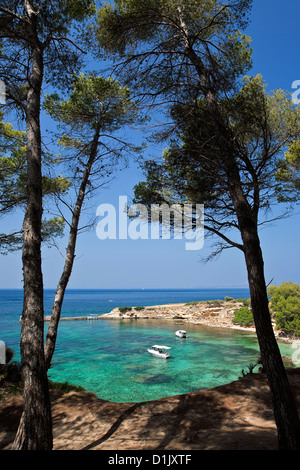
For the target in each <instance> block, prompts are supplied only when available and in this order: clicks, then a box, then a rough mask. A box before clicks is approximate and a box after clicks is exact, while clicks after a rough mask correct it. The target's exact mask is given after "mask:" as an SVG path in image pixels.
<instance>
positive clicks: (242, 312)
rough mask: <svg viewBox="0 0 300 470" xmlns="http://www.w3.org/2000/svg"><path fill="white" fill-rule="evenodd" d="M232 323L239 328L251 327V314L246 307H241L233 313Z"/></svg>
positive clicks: (252, 320) (252, 322) (252, 321)
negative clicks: (239, 326)
mask: <svg viewBox="0 0 300 470" xmlns="http://www.w3.org/2000/svg"><path fill="white" fill-rule="evenodd" d="M232 322H233V323H234V324H238V325H241V326H252V325H254V319H253V314H252V312H251V310H249V308H248V307H245V306H244V307H241V308H239V309H238V310H237V311H236V312H235V315H234V318H233V320H232Z"/></svg>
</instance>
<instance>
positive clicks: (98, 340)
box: [0, 289, 292, 402]
mask: <svg viewBox="0 0 300 470" xmlns="http://www.w3.org/2000/svg"><path fill="white" fill-rule="evenodd" d="M225 296H230V297H234V298H246V297H247V298H248V297H249V291H248V289H199V290H164V289H161V290H146V289H145V290H80V289H76V290H68V291H67V292H66V295H65V299H64V304H63V311H62V316H68V317H69V316H87V315H90V314H101V313H107V312H110V311H111V310H112V309H113V308H115V307H122V306H137V305H139V306H147V305H158V304H166V303H182V302H191V301H199V300H216V299H224V298H225ZM53 298H54V290H50V289H47V290H45V293H44V305H45V315H49V314H50V313H51V306H52V302H53ZM22 302H23V291H22V290H13V289H12V290H0V340H2V341H4V342H5V343H6V344H7V346H9V347H10V348H12V349H14V350H15V352H16V356H15V359H16V360H19V359H20V352H19V343H20V330H21V327H20V322H19V319H20V316H21V314H22ZM45 328H47V323H46V324H45ZM179 328H184V329H187V331H188V338H187V339H184V340H183V339H179V338H177V337H175V335H174V332H175V330H176V329H179ZM153 344H163V345H167V346H170V347H171V358H170V359H167V360H162V359H156V358H153V357H152V356H150V355H149V353H148V352H147V348H148V347H149V346H152V345H153ZM279 345H280V349H281V351H282V354H283V355H286V356H288V357H290V356H291V354H292V349H291V346H290V345H287V344H284V343H280V344H279ZM258 357H259V351H258V344H257V340H256V336H255V335H254V334H252V333H248V332H243V331H237V330H229V329H228V330H227V329H221V328H208V327H203V326H199V325H190V324H188V325H187V324H186V325H185V326H183V324H182V323H180V321H178V323H177V322H173V321H158V320H141V319H140V320H128V321H122V320H120V321H119V320H105V321H97V320H95V321H86V320H82V321H81V320H77V321H74V322H63V321H62V322H60V325H59V331H58V339H57V345H56V350H55V354H54V357H53V361H52V367H51V369H50V370H49V377H50V378H51V379H52V380H54V381H60V382H64V381H68V382H70V383H73V384H75V385H81V386H83V387H84V388H85V389H87V390H88V391H91V392H94V393H95V394H96V395H97V396H98V397H99V398H102V399H105V400H110V401H115V402H136V401H146V400H153V399H157V398H161V397H164V396H171V395H177V394H181V393H187V392H190V391H194V390H199V389H203V388H211V387H215V386H218V385H222V384H225V383H229V382H231V381H233V380H236V379H238V377H239V376H241V371H242V369H246V370H247V366H248V365H249V364H251V363H254V362H256V360H257V359H258Z"/></svg>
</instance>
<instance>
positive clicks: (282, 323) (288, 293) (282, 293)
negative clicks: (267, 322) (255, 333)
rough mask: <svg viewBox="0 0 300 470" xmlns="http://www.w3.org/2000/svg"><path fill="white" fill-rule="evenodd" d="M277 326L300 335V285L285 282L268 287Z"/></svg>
mask: <svg viewBox="0 0 300 470" xmlns="http://www.w3.org/2000/svg"><path fill="white" fill-rule="evenodd" d="M268 294H269V296H270V298H271V309H272V311H273V312H274V314H275V323H276V327H277V328H279V329H281V330H284V331H285V332H286V333H289V334H292V335H295V336H300V285H299V284H293V283H292V282H290V281H289V282H283V283H282V284H281V285H280V286H275V285H272V286H270V287H269V289H268Z"/></svg>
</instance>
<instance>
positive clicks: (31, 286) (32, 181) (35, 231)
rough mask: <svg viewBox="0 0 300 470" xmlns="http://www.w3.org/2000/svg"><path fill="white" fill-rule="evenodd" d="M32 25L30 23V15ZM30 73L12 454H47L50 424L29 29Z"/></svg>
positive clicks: (37, 52)
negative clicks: (19, 396)
mask: <svg viewBox="0 0 300 470" xmlns="http://www.w3.org/2000/svg"><path fill="white" fill-rule="evenodd" d="M31 21H32V25H33V24H34V22H35V17H34V16H33V17H32V19H31ZM31 33H32V38H31V39H32V41H34V40H36V45H35V47H32V70H31V74H30V77H29V90H28V94H27V114H26V122H27V206H26V213H25V217H24V223H23V231H24V240H23V252H22V261H23V278H24V302H23V314H22V331H21V364H22V378H23V398H24V411H23V415H22V419H21V421H20V424H19V429H18V432H17V435H16V438H15V442H14V445H13V448H14V449H18V450H51V449H52V420H51V407H50V399H49V389H48V379H47V371H46V368H45V360H44V307H43V277H42V268H41V224H42V173H41V133H40V94H41V86H42V81H43V52H42V50H41V48H40V47H39V44H38V39H37V37H36V36H35V31H34V28H32V31H31Z"/></svg>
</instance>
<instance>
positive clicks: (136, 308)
mask: <svg viewBox="0 0 300 470" xmlns="http://www.w3.org/2000/svg"><path fill="white" fill-rule="evenodd" d="M144 308H145V307H140V306H137V307H134V309H135V310H137V311H139V310H144Z"/></svg>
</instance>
